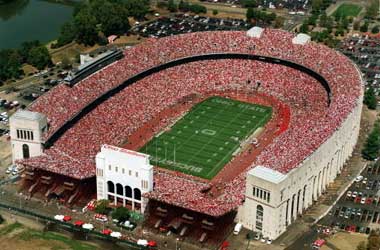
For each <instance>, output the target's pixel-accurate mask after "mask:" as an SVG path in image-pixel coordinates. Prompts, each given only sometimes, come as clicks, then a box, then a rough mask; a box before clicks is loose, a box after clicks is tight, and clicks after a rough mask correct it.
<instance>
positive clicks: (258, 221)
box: [256, 205, 264, 232]
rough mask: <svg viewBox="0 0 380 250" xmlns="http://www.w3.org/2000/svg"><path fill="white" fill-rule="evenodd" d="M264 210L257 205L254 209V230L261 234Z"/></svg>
mask: <svg viewBox="0 0 380 250" xmlns="http://www.w3.org/2000/svg"><path fill="white" fill-rule="evenodd" d="M263 218H264V208H263V207H262V206H261V205H257V208H256V230H257V231H259V232H261V231H262V230H263Z"/></svg>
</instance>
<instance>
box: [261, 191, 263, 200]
mask: <svg viewBox="0 0 380 250" xmlns="http://www.w3.org/2000/svg"><path fill="white" fill-rule="evenodd" d="M262 198H263V190H261V189H260V199H262Z"/></svg>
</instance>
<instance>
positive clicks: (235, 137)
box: [140, 97, 272, 179]
mask: <svg viewBox="0 0 380 250" xmlns="http://www.w3.org/2000/svg"><path fill="white" fill-rule="evenodd" d="M271 115H272V108H271V107H265V106H260V105H255V104H250V103H244V102H240V101H235V100H231V99H226V98H222V97H211V98H208V99H206V100H205V101H203V102H201V103H199V104H197V105H195V106H194V107H193V108H192V109H191V110H190V112H189V113H187V114H186V115H185V116H184V117H183V118H181V119H180V120H179V121H177V122H176V123H175V124H174V125H173V126H172V127H171V128H170V129H169V130H168V131H163V132H162V133H160V134H158V135H156V136H155V137H154V138H153V139H152V140H151V141H149V142H148V143H147V144H146V145H145V146H144V147H142V148H141V149H140V152H144V153H147V154H149V155H151V164H153V165H157V166H160V167H163V168H167V169H170V170H175V171H180V172H183V173H186V174H190V175H194V176H198V177H201V178H205V179H212V178H213V177H214V176H215V175H216V174H217V173H218V172H219V171H220V170H221V169H222V168H223V166H224V165H226V163H228V162H229V161H230V160H231V158H232V157H233V154H234V152H235V151H237V149H238V148H239V147H240V144H241V142H242V141H244V139H246V138H247V137H249V136H250V135H251V134H252V133H253V132H255V131H256V130H257V129H258V128H260V127H263V126H264V125H265V124H266V123H267V122H268V121H269V119H270V118H271Z"/></svg>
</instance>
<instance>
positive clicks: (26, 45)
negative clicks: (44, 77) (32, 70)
mask: <svg viewBox="0 0 380 250" xmlns="http://www.w3.org/2000/svg"><path fill="white" fill-rule="evenodd" d="M41 45H42V44H41V43H40V41H38V40H34V41H30V42H23V43H22V44H21V47H20V49H19V54H20V56H21V57H22V62H26V61H27V59H28V57H29V52H30V50H31V49H32V48H34V47H38V46H41Z"/></svg>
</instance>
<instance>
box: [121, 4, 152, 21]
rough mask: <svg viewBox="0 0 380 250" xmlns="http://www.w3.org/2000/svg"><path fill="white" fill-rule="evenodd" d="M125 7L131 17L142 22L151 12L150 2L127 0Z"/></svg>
mask: <svg viewBox="0 0 380 250" xmlns="http://www.w3.org/2000/svg"><path fill="white" fill-rule="evenodd" d="M125 7H126V8H127V10H128V11H129V16H132V17H134V18H136V19H139V20H140V19H143V18H144V17H145V15H146V14H147V13H148V12H149V0H125Z"/></svg>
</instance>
